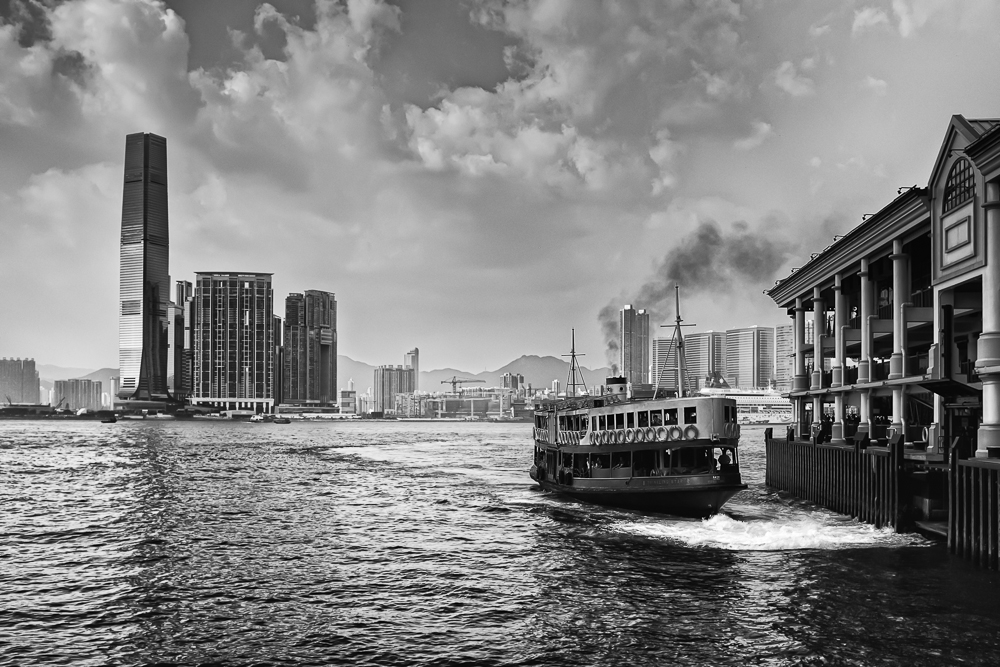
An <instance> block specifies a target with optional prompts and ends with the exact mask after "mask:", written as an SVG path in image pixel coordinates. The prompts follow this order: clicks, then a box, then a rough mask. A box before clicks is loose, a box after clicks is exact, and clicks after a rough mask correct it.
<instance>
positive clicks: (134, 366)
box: [118, 133, 170, 400]
mask: <svg viewBox="0 0 1000 667" xmlns="http://www.w3.org/2000/svg"><path fill="white" fill-rule="evenodd" d="M168 246H169V234H168V219H167V140H166V139H164V138H163V137H159V136H156V135H155V134H143V133H138V134H130V135H128V136H126V137H125V179H124V193H123V196H122V231H121V249H120V250H121V253H120V259H121V263H120V282H119V311H118V312H119V314H118V368H119V370H120V372H121V383H120V389H119V393H118V396H119V398H123V399H140V400H149V399H164V398H167V396H168V388H167V376H168V375H169V371H168V367H167V342H168V341H167V337H168V327H169V323H168V319H167V318H168V313H167V304H168V302H169V301H170V277H169V276H168V275H167V272H168V268H167V265H168V260H169V252H168Z"/></svg>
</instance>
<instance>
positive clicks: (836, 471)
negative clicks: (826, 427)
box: [765, 429, 905, 530]
mask: <svg viewBox="0 0 1000 667" xmlns="http://www.w3.org/2000/svg"><path fill="white" fill-rule="evenodd" d="M765 447H766V454H767V473H766V477H765V482H766V483H767V485H768V486H770V487H773V488H776V489H781V490H783V491H788V492H789V493H792V494H793V495H795V496H796V497H798V498H801V499H803V500H808V501H810V502H813V503H816V504H817V505H821V506H823V507H825V508H827V509H829V510H832V511H834V512H839V513H841V514H847V515H849V516H852V517H855V518H857V519H858V520H859V521H864V522H866V523H871V524H874V525H875V526H877V527H879V528H883V527H886V526H890V527H892V528H893V529H895V530H899V529H900V528H901V527H902V526H903V522H904V519H905V517H904V513H903V511H902V507H903V502H902V493H901V486H902V485H901V479H902V468H903V443H902V441H901V440H899V439H897V440H894V441H890V442H889V443H888V445H887V446H885V447H878V446H869V447H867V448H861V447H859V446H857V445H829V444H827V445H816V444H813V443H812V442H809V441H799V440H788V439H787V438H774V437H772V432H771V429H767V431H766V432H765Z"/></svg>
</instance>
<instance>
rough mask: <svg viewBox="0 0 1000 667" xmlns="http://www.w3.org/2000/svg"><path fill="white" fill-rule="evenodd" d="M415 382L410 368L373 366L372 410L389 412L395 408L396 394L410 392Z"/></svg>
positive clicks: (383, 412)
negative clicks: (373, 392) (373, 393)
mask: <svg viewBox="0 0 1000 667" xmlns="http://www.w3.org/2000/svg"><path fill="white" fill-rule="evenodd" d="M415 385H416V382H415V380H414V377H413V369H412V368H404V367H403V366H392V365H388V366H378V367H377V368H375V396H374V405H373V406H372V410H373V412H381V413H382V414H391V413H393V412H395V409H396V395H397V394H412V393H413V390H414V386H415Z"/></svg>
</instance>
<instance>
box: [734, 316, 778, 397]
mask: <svg viewBox="0 0 1000 667" xmlns="http://www.w3.org/2000/svg"><path fill="white" fill-rule="evenodd" d="M725 378H726V382H728V383H729V386H730V387H733V388H739V389H767V388H768V387H770V386H771V381H772V379H773V378H774V329H773V328H771V327H758V326H752V327H745V328H742V329H730V330H729V331H727V332H726V375H725Z"/></svg>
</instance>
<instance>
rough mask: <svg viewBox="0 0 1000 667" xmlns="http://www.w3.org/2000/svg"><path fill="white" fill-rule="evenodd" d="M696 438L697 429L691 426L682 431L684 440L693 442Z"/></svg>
mask: <svg viewBox="0 0 1000 667" xmlns="http://www.w3.org/2000/svg"><path fill="white" fill-rule="evenodd" d="M697 437H698V427H697V426H695V425H694V424H691V425H690V426H688V427H687V428H686V429H684V438H685V439H686V440H694V439H695V438H697Z"/></svg>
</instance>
